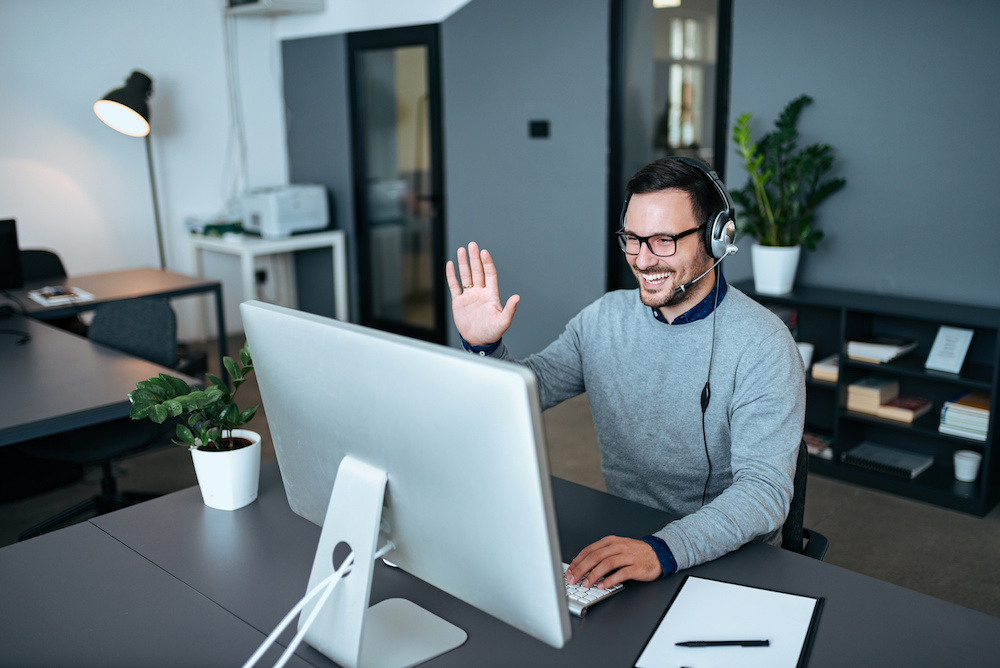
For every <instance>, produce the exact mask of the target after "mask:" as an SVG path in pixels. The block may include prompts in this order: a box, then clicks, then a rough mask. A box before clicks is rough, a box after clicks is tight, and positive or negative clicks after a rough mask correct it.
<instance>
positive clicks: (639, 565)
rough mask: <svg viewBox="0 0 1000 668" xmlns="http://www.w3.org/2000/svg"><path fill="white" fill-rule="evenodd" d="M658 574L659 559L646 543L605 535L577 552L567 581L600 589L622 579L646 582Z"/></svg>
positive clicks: (568, 571)
mask: <svg viewBox="0 0 1000 668" xmlns="http://www.w3.org/2000/svg"><path fill="white" fill-rule="evenodd" d="M661 573H662V568H661V566H660V561H659V559H658V558H657V557H656V553H655V552H653V548H651V547H650V546H649V545H648V544H647V543H645V542H644V541H641V540H634V539H632V538H620V537H618V536H607V537H605V538H602V539H601V540H599V541H597V542H596V543H593V544H592V545H589V546H587V547H586V548H584V549H583V550H582V551H581V552H580V554H579V555H577V557H576V559H574V560H573V562H572V563H571V564H570V565H569V569H568V570H567V580H568V581H569V582H570V584H573V583H574V582H577V581H579V582H580V584H582V585H583V586H584V587H590V586H596V587H597V588H599V589H604V588H607V587H613V586H615V585H616V584H619V583H621V582H625V581H626V580H640V581H643V582H648V581H651V580H655V579H656V578H658V577H659V576H660V575H661ZM602 578H603V580H602ZM595 583H596V584H595Z"/></svg>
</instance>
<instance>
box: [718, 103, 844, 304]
mask: <svg viewBox="0 0 1000 668" xmlns="http://www.w3.org/2000/svg"><path fill="white" fill-rule="evenodd" d="M811 102H812V98H811V97H809V96H808V95H801V96H799V97H797V98H795V99H794V100H792V101H791V102H789V103H788V105H786V106H785V108H784V110H783V111H782V112H781V114H780V115H779V116H778V119H777V121H775V128H776V129H775V130H774V131H773V132H770V133H768V134H766V135H764V136H763V137H761V139H760V141H758V142H756V143H754V141H753V138H752V136H751V134H750V120H751V118H752V116H751V114H743V115H741V116H740V117H739V118H738V119H737V120H736V124H735V125H734V126H733V141H734V142H735V143H736V145H737V146H738V147H739V154H740V156H741V157H742V158H743V168H744V169H745V170H746V172H747V175H748V176H749V177H750V178H749V179H748V181H747V183H746V185H745V186H744V187H743V188H741V189H739V190H732V191H730V194H731V195H732V197H733V201H734V202H736V203H737V204H739V205H740V207H741V208H742V211H741V213H740V217H739V219H738V220H739V232H740V233H746V234H749V235H750V236H752V237H753V238H754V239H756V240H757V243H756V244H754V245H753V246H752V247H751V251H750V252H751V262H752V264H753V273H754V286H755V288H756V290H757V292H762V293H766V294H785V293H788V292H791V290H792V285H793V284H794V281H795V270H796V268H797V266H798V261H799V255H800V253H801V249H802V248H803V247H805V248H806V249H808V250H815V249H816V242H818V241H819V240H820V239H822V238H823V231H822V230H818V229H816V228H815V226H814V222H815V218H816V208H817V207H818V206H819V205H820V204H821V203H822V202H823V201H824V200H825V199H826V198H828V197H829V196H830V195H832V194H833V193H835V192H837V191H838V190H840V189H841V188H843V187H844V184H845V183H846V180H845V179H843V178H831V179H825V180H824V177H825V176H826V174H827V173H828V172H829V171H830V169H831V168H832V167H833V160H834V156H833V147H831V146H830V145H829V144H812V145H810V146H807V147H805V148H802V149H799V148H798V138H799V132H798V130H797V129H796V126H797V125H798V122H799V115H800V114H801V113H802V108H803V107H804V106H806V105H807V104H809V103H811Z"/></svg>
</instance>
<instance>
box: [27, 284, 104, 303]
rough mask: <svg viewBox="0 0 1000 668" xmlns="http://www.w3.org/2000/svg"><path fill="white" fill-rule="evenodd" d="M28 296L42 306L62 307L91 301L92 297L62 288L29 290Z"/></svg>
mask: <svg viewBox="0 0 1000 668" xmlns="http://www.w3.org/2000/svg"><path fill="white" fill-rule="evenodd" d="M28 296H29V297H31V299H32V300H34V301H36V302H38V303H39V304H41V305H42V306H63V305H65V304H75V303H76V302H89V301H93V299H94V295H92V294H90V293H89V292H87V291H86V290H81V289H80V288H64V287H62V286H46V287H44V288H38V289H37V290H31V291H30V292H28Z"/></svg>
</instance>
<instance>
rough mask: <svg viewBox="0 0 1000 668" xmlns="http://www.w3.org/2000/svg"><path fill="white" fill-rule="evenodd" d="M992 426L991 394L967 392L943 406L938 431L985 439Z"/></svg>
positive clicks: (979, 439) (978, 439)
mask: <svg viewBox="0 0 1000 668" xmlns="http://www.w3.org/2000/svg"><path fill="white" fill-rule="evenodd" d="M989 427H990V395H989V394H987V393H986V392H978V391H973V392H965V393H963V394H960V395H958V396H957V397H954V398H952V399H950V400H948V401H946V402H944V405H943V406H942V407H941V424H940V425H939V426H938V431H940V432H941V433H943V434H951V435H953V436H963V437H965V438H971V439H975V440H977V441H985V440H986V433H987V431H989Z"/></svg>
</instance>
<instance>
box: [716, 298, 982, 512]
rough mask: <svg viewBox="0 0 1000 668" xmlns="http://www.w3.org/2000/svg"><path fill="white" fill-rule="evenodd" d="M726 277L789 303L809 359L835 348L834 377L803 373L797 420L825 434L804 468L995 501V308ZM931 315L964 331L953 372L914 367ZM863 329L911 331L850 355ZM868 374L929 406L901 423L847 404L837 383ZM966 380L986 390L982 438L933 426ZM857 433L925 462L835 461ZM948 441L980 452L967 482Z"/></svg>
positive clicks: (933, 497)
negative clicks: (876, 357)
mask: <svg viewBox="0 0 1000 668" xmlns="http://www.w3.org/2000/svg"><path fill="white" fill-rule="evenodd" d="M734 285H735V287H737V288H738V289H739V290H741V291H742V292H744V293H746V294H747V295H748V296H750V297H752V298H753V299H755V300H757V301H759V302H760V303H762V304H764V305H765V306H778V307H782V308H787V309H791V310H794V311H795V312H796V313H797V326H796V332H797V338H798V340H799V341H807V342H809V343H812V344H813V345H814V346H815V351H814V353H813V361H814V362H815V361H817V360H821V359H823V358H824V357H828V356H830V355H833V354H837V355H839V366H840V371H839V374H838V379H837V382H836V383H829V382H821V381H818V380H814V379H812V378H811V377H810V376H809V374H807V378H806V430H807V431H810V432H813V433H818V434H824V435H827V436H830V437H832V439H833V445H832V449H833V458H832V459H830V460H826V459H822V458H819V457H811V459H810V462H809V466H810V470H811V471H812V472H815V473H819V474H822V475H826V476H829V477H831V478H837V479H840V480H844V481H847V482H851V483H855V484H859V485H865V486H867V487H871V488H874V489H878V490H882V491H886V492H890V493H893V494H898V495H900V496H905V497H908V498H912V499H916V500H919V501H923V502H926V503H932V504H935V505H939V506H943V507H947V508H952V509H955V510H960V511H963V512H967V513H970V514H974V515H979V516H982V515H985V514H986V513H988V512H989V511H990V510H991V509H992V508H993V507H994V506H996V505H997V503H998V502H1000V456H997V453H996V448H995V447H994V446H995V443H996V436H997V433H996V432H997V430H996V420H995V419H994V418H995V416H996V415H997V395H998V392H997V387H998V382H1000V309H995V308H988V307H982V306H976V305H971V304H957V303H953V302H938V301H930V300H923V299H911V298H903V297H892V296H889V295H876V294H870V293H864V292H853V291H849V290H835V289H830V288H813V287H808V286H800V287H796V288H795V290H794V291H793V292H791V293H789V294H787V295H778V296H776V295H764V294H758V293H757V292H756V291H755V290H754V288H753V282H752V281H744V282H739V283H735V284H734ZM941 325H950V326H954V327H962V328H966V329H971V330H973V332H974V333H973V337H972V343H971V344H970V346H969V351H968V352H967V353H966V357H965V363H964V365H963V366H962V370H961V372H960V373H958V374H950V373H944V372H939V371H932V370H927V369H925V368H924V362H925V361H926V359H927V355H928V353H930V349H931V346H932V345H933V343H934V339H935V337H936V336H937V333H938V328H939V327H940V326H941ZM863 336H895V337H905V338H911V339H914V340H916V341H917V348H916V350H914V351H912V352H910V353H908V354H906V355H904V356H903V357H901V358H899V359H896V360H893V361H892V362H888V363H885V364H870V363H867V362H861V361H857V360H852V359H850V358H849V357H848V356H847V342H848V341H850V340H852V339H857V338H860V337H863ZM869 375H875V376H880V377H884V378H889V379H894V380H896V381H898V382H899V386H900V394H904V395H914V396H921V397H927V398H929V399H931V400H932V401H933V406H932V408H931V411H930V412H929V413H927V414H926V415H923V416H922V417H920V418H917V419H916V420H914V421H913V422H912V423H907V422H899V421H896V420H885V419H880V418H878V417H875V416H872V415H868V414H864V413H857V412H853V411H849V410H847V407H846V403H847V386H848V385H849V384H850V383H853V382H855V381H857V380H859V379H861V378H863V377H865V376H869ZM968 390H982V391H985V392H987V393H989V395H990V424H989V430H988V432H987V435H986V440H985V441H976V440H973V439H968V438H962V437H958V436H950V435H947V434H942V433H940V432H939V431H938V423H939V421H940V412H941V405H942V403H943V402H945V401H947V400H948V399H951V398H953V397H955V396H956V395H958V394H960V393H962V392H965V391H968ZM865 440H868V441H873V442H876V443H881V444H883V445H887V446H891V447H895V448H900V449H904V450H909V451H913V452H918V453H921V454H925V455H930V456H931V457H933V458H934V465H933V466H932V467H931V468H930V469H928V470H927V471H925V472H924V473H921V474H920V475H918V476H917V477H916V478H914V479H913V480H909V479H901V478H896V477H893V476H890V475H884V474H881V473H876V472H873V471H868V470H865V469H862V468H858V467H856V466H852V465H850V464H845V463H843V462H842V461H841V457H842V455H843V453H844V452H846V451H848V450H850V449H851V448H853V447H854V446H856V445H858V444H859V443H861V442H862V441H865ZM956 450H974V451H976V452H980V453H982V455H983V460H982V463H981V465H980V471H979V477H978V478H977V479H976V480H975V481H974V482H960V481H958V480H956V479H955V476H954V469H953V465H952V455H953V454H954V452H955V451H956Z"/></svg>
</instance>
